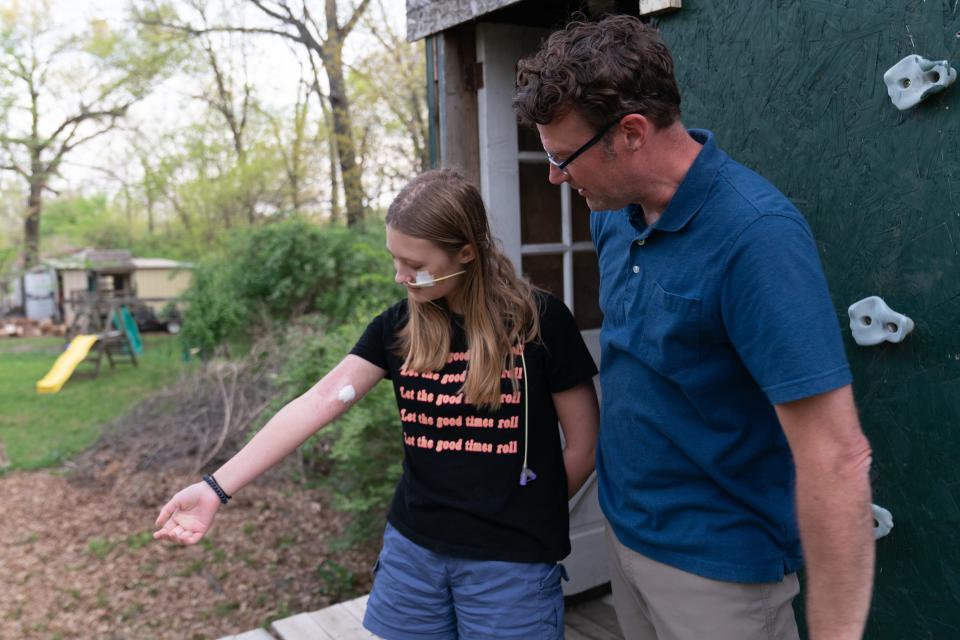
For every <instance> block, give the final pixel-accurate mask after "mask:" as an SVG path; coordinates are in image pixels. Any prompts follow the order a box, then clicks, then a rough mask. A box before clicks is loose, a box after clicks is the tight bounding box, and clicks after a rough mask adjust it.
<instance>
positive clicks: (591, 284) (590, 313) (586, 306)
mask: <svg viewBox="0 0 960 640" xmlns="http://www.w3.org/2000/svg"><path fill="white" fill-rule="evenodd" d="M599 295H600V270H599V268H598V266H597V254H596V253H594V252H593V251H575V252H574V253H573V311H574V313H573V316H574V318H576V320H577V326H579V327H580V330H581V331H582V330H585V329H599V328H600V323H601V322H603V312H602V311H600V302H599V300H600V299H599Z"/></svg>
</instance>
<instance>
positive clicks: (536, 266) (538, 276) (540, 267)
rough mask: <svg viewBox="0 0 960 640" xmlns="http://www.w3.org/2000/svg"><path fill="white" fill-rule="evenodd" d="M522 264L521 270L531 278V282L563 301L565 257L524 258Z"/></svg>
mask: <svg viewBox="0 0 960 640" xmlns="http://www.w3.org/2000/svg"><path fill="white" fill-rule="evenodd" d="M520 264H521V268H520V270H521V271H523V273H524V275H526V276H527V277H528V278H530V282H532V283H533V284H535V285H536V286H538V287H540V288H541V289H546V290H547V291H549V292H550V293H552V294H553V295H554V296H556V297H557V298H559V299H560V300H563V256H561V255H560V254H547V255H535V256H523V257H522V258H521V259H520Z"/></svg>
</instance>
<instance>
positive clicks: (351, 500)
mask: <svg viewBox="0 0 960 640" xmlns="http://www.w3.org/2000/svg"><path fill="white" fill-rule="evenodd" d="M367 321H368V319H365V320H362V321H354V322H349V323H345V324H342V325H339V326H337V327H336V328H333V329H330V330H328V331H318V330H316V328H314V329H313V330H308V329H306V327H305V326H304V325H301V327H299V328H298V330H297V331H296V332H295V333H296V337H293V336H292V335H290V334H288V341H290V342H293V341H295V342H296V344H297V346H298V348H297V350H296V353H295V355H294V356H293V357H292V358H291V360H290V361H289V363H288V365H287V367H285V371H284V374H283V376H282V381H281V382H282V384H283V385H284V387H285V388H286V389H287V391H288V393H289V395H290V397H292V396H294V395H298V394H300V393H303V391H305V390H306V389H308V388H309V387H310V386H312V385H313V384H314V383H315V382H316V381H317V380H319V379H320V378H321V377H323V376H324V375H325V374H326V373H327V372H328V371H330V370H331V369H332V368H333V367H335V366H336V365H337V363H339V362H340V360H342V359H343V358H344V356H346V354H347V353H349V351H350V349H351V348H352V347H353V345H354V344H356V341H357V339H359V337H360V335H361V334H362V333H363V330H364V329H365V328H366V325H367ZM302 451H303V455H304V461H305V463H306V465H307V468H308V469H309V470H310V471H311V474H310V475H311V477H313V478H316V479H318V480H319V481H320V482H321V484H323V485H325V486H327V487H328V488H329V489H331V491H330V494H331V496H333V501H334V507H335V508H336V509H337V510H339V511H342V512H344V513H348V514H350V515H351V516H352V519H351V522H350V525H349V526H348V528H347V530H346V532H345V534H344V542H345V543H346V544H348V545H352V544H355V543H365V542H369V541H373V540H375V539H377V538H378V536H379V535H380V534H382V533H383V525H384V514H385V513H386V510H387V507H388V506H389V504H390V500H391V498H392V497H393V491H394V487H395V486H396V484H397V481H398V480H399V479H400V474H401V470H402V465H401V461H402V460H403V445H402V436H401V431H400V428H399V426H398V421H397V404H396V399H395V398H394V394H393V388H392V386H391V385H390V384H389V383H387V382H381V383H380V384H378V385H377V386H376V387H374V388H373V389H372V390H371V391H370V393H368V394H367V395H366V396H365V397H364V398H363V400H361V401H360V402H358V403H357V404H355V405H354V406H353V407H351V409H350V410H349V411H348V412H347V413H345V414H344V415H343V416H341V418H340V419H339V420H337V421H336V422H334V423H333V424H331V425H330V426H328V427H327V428H326V429H323V430H322V431H320V432H319V433H318V434H317V435H316V436H314V437H313V438H311V439H310V440H309V441H307V443H306V444H304V445H303V447H302Z"/></svg>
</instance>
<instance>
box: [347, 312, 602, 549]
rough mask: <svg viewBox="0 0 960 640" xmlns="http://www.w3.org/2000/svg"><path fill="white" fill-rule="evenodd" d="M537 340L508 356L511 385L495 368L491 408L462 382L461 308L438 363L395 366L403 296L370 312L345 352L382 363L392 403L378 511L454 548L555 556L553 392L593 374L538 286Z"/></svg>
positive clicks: (561, 483) (563, 511)
mask: <svg viewBox="0 0 960 640" xmlns="http://www.w3.org/2000/svg"><path fill="white" fill-rule="evenodd" d="M538 301H539V306H540V340H539V341H536V342H533V343H528V344H526V345H525V346H524V358H525V359H526V372H527V376H528V380H527V385H528V392H529V398H525V397H524V396H525V394H524V386H523V372H522V363H521V358H520V356H519V355H515V356H514V365H515V370H516V371H517V374H518V375H517V378H518V390H519V393H516V394H515V393H514V392H513V386H512V384H511V381H510V379H509V377H508V376H507V373H506V372H504V375H503V378H502V383H501V388H502V393H503V396H502V397H503V401H502V402H501V405H500V409H499V410H498V411H489V410H485V409H483V410H482V409H479V408H477V407H476V406H474V405H472V404H468V403H467V402H466V401H465V400H464V397H463V394H462V393H460V389H461V388H462V386H463V382H464V372H465V370H466V366H467V361H466V358H467V344H466V336H465V333H464V329H463V325H462V322H463V319H462V318H461V317H460V316H457V315H455V314H452V313H451V314H450V322H451V328H452V334H451V336H452V340H451V353H450V354H449V356H448V358H447V364H446V365H445V366H444V367H443V369H441V370H440V371H435V372H428V373H415V372H412V371H407V370H403V358H402V357H401V356H400V355H399V354H398V353H397V352H396V346H395V345H396V334H397V331H398V330H399V329H400V328H402V327H403V326H404V324H405V323H406V321H407V302H406V300H404V301H402V302H400V303H397V304H396V305H394V306H392V307H390V308H389V309H387V310H386V311H384V312H383V313H382V314H380V315H379V316H377V317H376V318H374V319H373V321H372V322H371V323H370V324H369V326H368V327H367V329H366V331H365V332H364V334H363V336H362V337H361V338H360V340H359V341H358V342H357V344H356V346H355V347H354V348H353V350H352V351H351V353H352V354H354V355H357V356H360V357H361V358H363V359H364V360H367V361H368V362H371V363H372V364H375V365H376V366H378V367H380V368H382V369H385V370H386V371H387V377H388V378H390V379H391V380H392V381H393V389H394V393H395V395H396V398H397V406H398V408H399V410H400V423H401V426H402V431H403V441H404V460H403V476H402V478H401V479H400V483H399V485H397V490H396V493H395V494H394V498H393V504H392V506H391V507H390V513H389V515H388V516H387V519H388V520H389V521H390V524H392V525H393V526H394V527H396V529H397V530H398V531H400V532H401V533H402V534H403V535H405V536H406V537H407V538H409V539H410V540H412V541H413V542H415V543H417V544H419V545H420V546H422V547H425V548H427V549H430V550H432V551H436V552H438V553H444V554H447V555H452V556H456V557H463V558H473V559H480V560H505V561H511V562H555V561H558V560H561V559H562V558H564V557H566V556H567V555H568V554H569V553H570V535H569V515H568V511H567V478H566V473H565V471H564V466H563V453H562V450H561V445H560V433H559V430H558V428H557V413H556V410H555V409H554V406H553V400H552V398H551V394H552V393H555V392H559V391H565V390H567V389H570V388H572V387H574V386H576V385H578V384H580V383H582V382H584V381H588V380H590V379H591V378H592V377H593V376H594V375H596V373H597V369H596V366H595V365H594V362H593V359H592V358H591V356H590V353H589V352H588V351H587V348H586V345H584V343H583V338H582V337H581V336H580V331H579V330H578V329H577V326H576V323H575V322H574V319H573V316H572V315H571V314H570V311H569V310H568V309H567V307H566V305H564V304H563V303H562V302H561V301H559V300H557V299H556V298H554V297H553V296H550V295H548V294H538ZM525 401H528V402H529V420H530V425H529V448H530V451H529V455H528V456H527V465H528V467H529V468H530V469H531V470H533V471H534V472H535V473H536V475H537V477H536V479H535V480H532V481H529V482H527V484H526V486H521V485H520V471H521V469H522V467H523V453H524V425H523V420H524V402H525Z"/></svg>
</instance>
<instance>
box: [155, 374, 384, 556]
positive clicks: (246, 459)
mask: <svg viewBox="0 0 960 640" xmlns="http://www.w3.org/2000/svg"><path fill="white" fill-rule="evenodd" d="M385 374H386V372H385V371H384V370H383V369H381V368H380V367H378V366H376V365H374V364H371V363H369V362H367V361H366V360H364V359H363V358H360V357H358V356H355V355H348V356H347V357H346V358H344V359H343V360H341V361H340V364H338V365H337V366H336V367H334V369H333V370H332V371H330V373H328V374H327V375H325V376H324V377H323V378H322V379H321V380H320V381H319V382H318V383H317V384H315V385H313V387H311V388H310V390H309V391H307V392H306V393H304V394H303V395H301V396H300V397H298V398H296V399H294V400H291V401H290V402H289V403H287V404H286V405H285V406H284V407H283V408H282V409H280V411H278V412H277V413H276V415H274V416H273V417H272V418H271V419H270V420H269V422H267V424H266V425H264V427H263V429H261V430H260V432H259V433H257V435H255V436H254V437H253V439H252V440H250V442H248V443H247V445H246V446H245V447H243V449H241V450H240V451H239V452H238V453H237V454H236V455H235V456H233V457H232V458H230V460H228V461H227V462H226V463H224V465H223V466H222V467H220V468H219V469H218V470H217V471H216V473H214V477H215V478H216V480H217V483H218V484H219V485H220V487H221V488H222V489H223V490H224V491H225V492H226V493H227V494H228V495H233V494H234V492H236V491H239V490H240V489H242V488H243V487H245V486H246V485H247V484H249V483H250V482H251V481H253V480H254V479H255V478H257V477H258V476H259V475H260V474H262V473H263V472H265V471H266V470H267V469H269V468H270V467H272V466H273V465H275V464H276V463H277V462H279V461H280V460H282V459H283V458H285V457H286V456H288V455H289V454H290V453H292V452H293V451H294V449H296V448H297V447H299V446H300V445H301V444H303V442H304V441H305V440H306V439H307V438H309V437H310V436H312V435H313V434H314V433H316V432H317V431H318V430H320V429H321V428H323V427H324V426H326V425H327V424H329V423H330V422H332V421H333V420H335V419H337V418H338V417H340V415H341V414H343V413H344V412H345V411H346V410H347V409H349V408H350V407H351V406H352V405H353V404H354V403H355V402H357V401H358V400H360V399H361V398H362V397H363V396H365V395H366V394H367V392H368V391H370V389H372V388H373V386H374V385H375V384H377V382H379V381H380V379H381V378H383V376H384V375H385ZM219 508H220V499H219V498H218V497H217V494H216V493H215V492H214V491H213V489H211V488H210V486H208V485H207V484H206V483H205V482H197V483H195V484H192V485H190V486H189V487H187V488H185V489H183V490H182V491H180V492H179V493H177V494H176V495H175V496H173V498H172V499H171V500H170V502H168V503H167V504H166V505H164V507H163V509H161V510H160V515H159V516H158V517H157V522H156V525H157V526H158V527H161V528H160V530H159V531H157V532H156V533H154V534H153V537H154V538H156V539H158V540H161V539H162V540H170V541H171V542H179V543H181V544H195V543H197V542H199V541H200V540H201V538H203V536H204V534H205V533H206V532H207V531H208V530H209V528H210V525H211V524H212V523H213V517H214V516H215V515H216V513H217V510H218V509H219Z"/></svg>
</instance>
